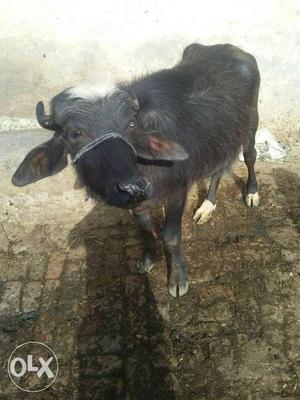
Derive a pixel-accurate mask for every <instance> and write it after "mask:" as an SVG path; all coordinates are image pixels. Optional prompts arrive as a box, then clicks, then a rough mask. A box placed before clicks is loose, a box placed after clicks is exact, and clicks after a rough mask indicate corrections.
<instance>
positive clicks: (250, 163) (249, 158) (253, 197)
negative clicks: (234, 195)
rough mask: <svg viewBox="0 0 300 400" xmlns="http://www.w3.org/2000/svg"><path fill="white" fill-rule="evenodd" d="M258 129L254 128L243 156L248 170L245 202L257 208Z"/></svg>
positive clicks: (255, 126)
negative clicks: (256, 144)
mask: <svg viewBox="0 0 300 400" xmlns="http://www.w3.org/2000/svg"><path fill="white" fill-rule="evenodd" d="M256 129H257V124H255V125H254V126H253V129H252V130H251V137H250V140H249V142H248V144H247V147H246V148H244V150H243V154H244V159H245V164H246V165H247V168H248V180H247V188H246V197H245V202H246V204H247V206H248V207H257V206H258V204H259V194H258V184H257V180H256V175H255V170H254V165H255V161H256V150H255V133H256Z"/></svg>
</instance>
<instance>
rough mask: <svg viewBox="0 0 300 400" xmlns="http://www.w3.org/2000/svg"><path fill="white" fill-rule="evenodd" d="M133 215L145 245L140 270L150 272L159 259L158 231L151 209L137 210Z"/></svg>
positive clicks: (139, 265)
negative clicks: (156, 231)
mask: <svg viewBox="0 0 300 400" xmlns="http://www.w3.org/2000/svg"><path fill="white" fill-rule="evenodd" d="M133 215H134V217H135V220H136V223H137V225H138V227H139V230H140V232H141V235H142V240H143V245H144V249H143V256H142V258H141V260H140V261H139V262H138V271H139V272H141V273H144V272H150V271H151V269H152V268H153V267H154V263H155V261H156V259H157V245H156V233H155V228H154V223H153V218H152V215H151V211H150V210H149V209H148V208H147V209H143V210H141V211H137V210H135V211H134V212H133Z"/></svg>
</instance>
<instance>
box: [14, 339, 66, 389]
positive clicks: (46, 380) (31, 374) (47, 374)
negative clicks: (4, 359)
mask: <svg viewBox="0 0 300 400" xmlns="http://www.w3.org/2000/svg"><path fill="white" fill-rule="evenodd" d="M8 374H9V376H10V379H11V380H12V382H13V383H14V384H15V385H16V386H17V387H18V388H19V389H21V390H23V391H25V392H41V391H42V390H45V389H47V388H49V387H50V386H51V385H52V384H53V382H54V381H55V379H56V377H57V374H58V360H57V357H56V355H55V353H54V351H53V350H52V349H51V348H50V347H49V346H47V345H45V344H44V343H40V342H26V343H23V344H21V345H19V346H18V347H17V348H16V349H15V350H14V351H13V352H12V353H11V355H10V357H9V360H8Z"/></svg>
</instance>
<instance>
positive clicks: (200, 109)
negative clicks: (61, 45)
mask: <svg viewBox="0 0 300 400" xmlns="http://www.w3.org/2000/svg"><path fill="white" fill-rule="evenodd" d="M259 83H260V76H259V71H258V68H257V64H256V61H255V58H254V57H253V56H252V55H250V54H248V53H246V52H244V51H242V50H241V49H239V48H238V47H235V46H232V45H230V44H225V45H215V46H203V45H200V44H191V45H189V46H188V47H186V48H185V50H184V52H183V56H182V59H181V61H180V62H179V63H178V64H177V65H175V66H174V67H173V68H170V69H164V70H161V71H158V72H154V73H151V74H148V75H146V76H143V77H141V78H138V79H135V80H133V81H131V82H130V83H119V84H117V85H116V86H115V87H114V88H111V89H110V90H108V91H106V92H102V91H100V90H99V89H97V88H87V87H86V88H84V87H83V88H69V89H66V90H64V91H63V92H61V93H59V94H58V95H57V96H55V97H54V98H53V99H52V100H51V103H50V113H49V115H46V114H45V110H44V105H43V103H42V102H39V103H38V104H37V107H36V113H37V119H38V121H39V123H40V125H41V126H42V127H44V128H46V129H50V130H53V131H54V132H55V133H54V136H53V137H52V139H50V140H49V141H48V142H45V143H43V144H42V145H40V146H38V147H36V148H34V149H33V150H32V151H31V152H29V153H28V155H27V156H26V158H25V159H24V161H23V162H22V163H21V165H20V166H19V168H18V169H17V171H16V172H15V174H14V176H13V179H12V182H13V183H14V184H15V185H16V186H23V185H26V184H28V183H31V182H35V181H37V180H39V179H41V178H44V177H46V176H50V175H53V174H56V173H57V172H59V171H60V170H62V169H63V168H64V167H65V166H66V165H67V155H68V153H69V154H70V156H71V158H72V162H73V164H74V166H75V169H76V171H77V174H78V176H79V178H80V180H81V181H82V183H83V184H84V185H85V187H86V188H87V191H88V192H89V194H90V195H91V196H94V197H95V198H101V199H104V201H105V202H106V203H108V204H110V205H114V206H117V207H122V208H130V209H131V210H132V212H133V214H134V215H135V217H136V220H137V224H138V225H139V227H140V230H141V233H142V236H143V239H144V251H143V256H142V258H141V261H140V262H139V264H138V270H139V271H140V272H149V271H150V270H151V269H152V267H153V265H154V262H155V260H156V257H157V251H156V236H155V232H154V226H153V222H152V216H151V211H150V209H151V207H152V206H153V205H158V204H162V205H163V206H164V210H165V225H164V229H163V240H164V244H165V248H166V252H167V254H168V258H169V266H170V268H169V274H168V288H169V292H170V293H171V295H172V296H176V295H177V292H178V293H179V295H183V294H184V293H186V292H187V290H188V277H187V267H186V263H185V261H184V257H183V255H182V253H181V250H180V237H181V219H182V214H183V211H184V205H185V201H186V197H187V193H188V189H189V188H190V186H191V184H192V183H193V182H195V181H198V180H201V179H203V178H207V177H211V183H210V187H209V190H208V193H207V198H206V200H205V201H204V203H203V204H202V205H201V207H200V208H199V209H198V210H197V211H196V213H195V215H194V220H195V221H196V222H198V223H203V222H205V221H206V220H207V219H208V218H209V217H210V215H211V213H212V211H213V210H214V208H215V204H216V192H217V188H218V184H219V182H220V179H221V177H222V175H223V173H224V171H225V170H226V169H227V168H228V167H230V166H231V164H232V163H233V162H234V161H235V160H236V158H237V155H238V153H239V151H240V149H241V146H242V147H243V152H244V158H245V163H246V165H247V167H248V182H247V192H246V196H245V200H246V204H247V205H248V206H249V207H253V206H257V205H258V202H259V195H258V188H257V181H256V177H255V172H254V164H255V159H256V151H255V148H254V143H255V133H256V130H257V124H258V112H257V99H258V92H259Z"/></svg>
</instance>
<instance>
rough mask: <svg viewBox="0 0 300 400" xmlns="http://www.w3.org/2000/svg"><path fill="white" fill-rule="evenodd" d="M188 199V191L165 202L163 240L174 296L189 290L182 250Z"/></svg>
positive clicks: (169, 279) (170, 290)
mask: <svg viewBox="0 0 300 400" xmlns="http://www.w3.org/2000/svg"><path fill="white" fill-rule="evenodd" d="M185 200H186V192H185V193H181V194H179V195H177V196H176V198H175V197H174V198H173V199H172V200H170V201H169V202H168V203H167V204H165V218H166V219H165V226H164V230H163V240H164V245H165V249H166V254H167V261H168V289H169V292H170V294H171V295H172V296H173V297H176V296H177V291H178V294H179V296H182V295H183V294H185V293H186V292H187V291H188V273H187V267H186V263H185V260H184V257H183V255H182V253H181V250H180V242H181V220H182V215H183V211H184V205H185Z"/></svg>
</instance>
